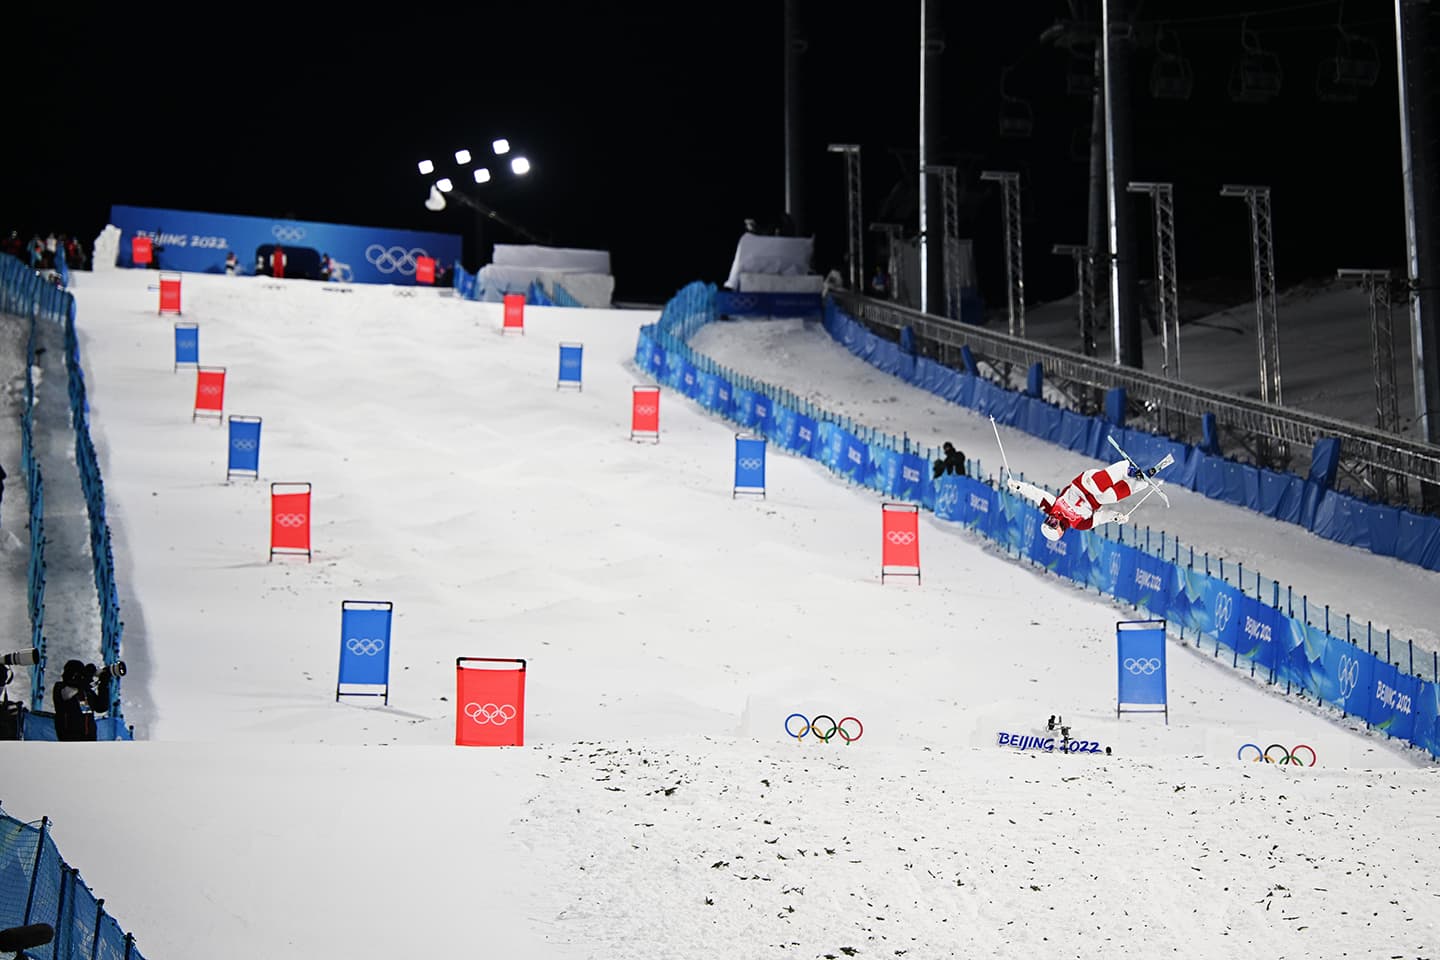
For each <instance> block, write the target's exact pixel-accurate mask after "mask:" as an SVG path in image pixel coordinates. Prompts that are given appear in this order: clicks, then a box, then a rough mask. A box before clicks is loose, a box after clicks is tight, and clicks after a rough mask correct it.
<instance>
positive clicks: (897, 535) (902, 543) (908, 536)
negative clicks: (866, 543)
mask: <svg viewBox="0 0 1440 960" xmlns="http://www.w3.org/2000/svg"><path fill="white" fill-rule="evenodd" d="M885 539H886V540H889V541H890V542H891V543H893V544H895V545H896V546H899V547H908V546H909V545H910V544H912V543H914V542H915V534H913V533H911V532H910V531H909V530H891V531H890V532H889V533H887V534H885Z"/></svg>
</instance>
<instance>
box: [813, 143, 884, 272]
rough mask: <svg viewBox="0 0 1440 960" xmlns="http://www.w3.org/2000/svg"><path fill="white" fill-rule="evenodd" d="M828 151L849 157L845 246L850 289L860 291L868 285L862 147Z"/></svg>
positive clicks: (844, 145) (836, 147) (836, 146)
mask: <svg viewBox="0 0 1440 960" xmlns="http://www.w3.org/2000/svg"><path fill="white" fill-rule="evenodd" d="M826 149H827V150H828V151H829V152H830V153H839V154H843V155H844V156H845V243H846V251H847V253H848V256H849V260H850V289H851V290H855V291H860V290H863V289H864V286H863V284H864V283H865V231H864V228H863V227H862V226H861V222H862V219H863V217H864V215H865V214H864V208H863V207H862V206H861V205H860V144H858V143H832V144H830V145H829V146H828V147H827V148H826ZM892 283H893V280H892Z"/></svg>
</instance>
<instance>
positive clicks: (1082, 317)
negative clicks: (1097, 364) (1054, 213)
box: [1050, 243, 1095, 357]
mask: <svg viewBox="0 0 1440 960" xmlns="http://www.w3.org/2000/svg"><path fill="white" fill-rule="evenodd" d="M1050 252H1051V253H1055V254H1059V255H1061V256H1069V257H1070V258H1071V259H1073V260H1074V261H1075V287H1076V291H1077V292H1076V294H1075V297H1076V304H1075V313H1076V317H1077V319H1078V320H1079V322H1080V349H1081V351H1082V352H1084V354H1085V356H1087V357H1093V356H1095V254H1094V252H1093V251H1092V250H1091V249H1090V248H1089V247H1087V246H1085V245H1084V244H1083V243H1057V244H1055V246H1053V247H1051V248H1050Z"/></svg>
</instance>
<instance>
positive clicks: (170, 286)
mask: <svg viewBox="0 0 1440 960" xmlns="http://www.w3.org/2000/svg"><path fill="white" fill-rule="evenodd" d="M159 312H160V313H179V312H180V274H178V273H162V274H161V275H160V311H159Z"/></svg>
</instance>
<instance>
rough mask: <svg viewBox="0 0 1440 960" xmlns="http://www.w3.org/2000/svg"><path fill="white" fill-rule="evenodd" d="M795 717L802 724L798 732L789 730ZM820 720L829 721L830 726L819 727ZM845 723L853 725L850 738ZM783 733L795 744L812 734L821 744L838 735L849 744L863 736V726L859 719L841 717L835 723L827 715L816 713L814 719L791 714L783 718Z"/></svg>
mask: <svg viewBox="0 0 1440 960" xmlns="http://www.w3.org/2000/svg"><path fill="white" fill-rule="evenodd" d="M796 717H799V718H800V722H801V723H803V724H804V726H802V727H801V728H800V729H799V731H798V732H797V731H795V730H792V729H790V721H791V720H794V719H795V718H796ZM822 720H825V721H829V723H830V726H829V727H825V726H823V725H821V723H820V722H821V721H822ZM847 723H853V724H854V725H855V726H854V727H853V729H854V731H855V735H854V736H851V735H850V732H849V731H847V730H846V729H845V724H847ZM785 732H786V733H788V734H789V735H790V736H792V737H794V738H795V741H796V742H797V743H798V742H800V741H801V740H804V739H805V737H806V735H807V734H811V733H813V734H814V735H815V738H816V739H817V740H819V741H820V742H821V743H829V742H830V740H831V738H833V737H834V736H835V735H836V734H839V735H840V739H841V740H844V741H845V742H846V743H847V744H850V743H854V742H855V741H856V740H859V739H860V738H861V737H863V736H864V735H865V724H863V723H861V722H860V718H859V717H843V718H841V720H840V722H839V723H836V722H835V718H834V717H832V716H830V715H829V714H828V713H817V714H816V715H815V717H814V719H811V718H809V717H807V716H805V714H803V713H792V714H790V716H788V717H786V718H785Z"/></svg>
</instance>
